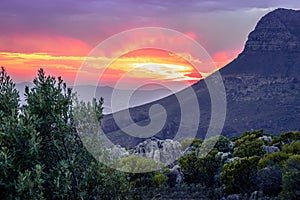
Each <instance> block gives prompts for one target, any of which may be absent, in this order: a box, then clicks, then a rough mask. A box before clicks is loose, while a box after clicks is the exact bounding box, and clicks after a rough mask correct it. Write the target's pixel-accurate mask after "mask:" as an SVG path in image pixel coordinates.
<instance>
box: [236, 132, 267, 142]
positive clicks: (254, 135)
mask: <svg viewBox="0 0 300 200" xmlns="http://www.w3.org/2000/svg"><path fill="white" fill-rule="evenodd" d="M263 135H264V132H263V130H258V131H252V132H249V131H246V132H245V133H243V135H242V136H241V137H240V138H238V139H237V140H236V141H235V145H236V146H240V145H241V144H243V143H245V142H247V141H253V140H256V139H258V138H259V137H262V136H263Z"/></svg>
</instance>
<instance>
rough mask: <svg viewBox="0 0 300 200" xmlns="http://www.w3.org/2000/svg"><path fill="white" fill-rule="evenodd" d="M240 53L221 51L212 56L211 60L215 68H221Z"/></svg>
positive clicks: (236, 51) (237, 51) (238, 51)
mask: <svg viewBox="0 0 300 200" xmlns="http://www.w3.org/2000/svg"><path fill="white" fill-rule="evenodd" d="M240 52H241V50H231V51H221V52H217V53H216V54H215V55H214V56H213V60H214V62H215V65H216V66H217V68H222V67H224V66H225V65H227V64H228V63H230V62H231V61H232V60H233V59H235V58H236V57H237V55H238V54H239V53H240Z"/></svg>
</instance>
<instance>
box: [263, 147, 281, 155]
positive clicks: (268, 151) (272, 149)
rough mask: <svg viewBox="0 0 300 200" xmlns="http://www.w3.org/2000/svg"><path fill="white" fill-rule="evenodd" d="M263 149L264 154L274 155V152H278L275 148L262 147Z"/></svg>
mask: <svg viewBox="0 0 300 200" xmlns="http://www.w3.org/2000/svg"><path fill="white" fill-rule="evenodd" d="M263 149H264V150H265V151H266V154H270V153H274V152H279V151H280V149H279V148H278V147H276V146H274V145H273V146H265V145H264V146H263Z"/></svg>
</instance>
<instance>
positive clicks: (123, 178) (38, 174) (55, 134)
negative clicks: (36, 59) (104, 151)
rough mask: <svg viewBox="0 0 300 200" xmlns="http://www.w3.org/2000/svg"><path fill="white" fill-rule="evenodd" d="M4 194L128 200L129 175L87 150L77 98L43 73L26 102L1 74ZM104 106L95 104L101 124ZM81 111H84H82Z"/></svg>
mask: <svg viewBox="0 0 300 200" xmlns="http://www.w3.org/2000/svg"><path fill="white" fill-rule="evenodd" d="M0 80H1V81H0V86H1V88H0V91H1V96H0V116H1V122H0V143H1V149H0V196H1V198H4V199H6V198H7V199H90V198H98V197H99V198H101V199H110V198H124V197H125V196H128V194H129V193H128V190H129V185H128V184H127V183H128V176H127V175H125V174H124V173H120V172H116V171H114V170H111V169H109V168H107V167H105V166H103V165H101V164H100V163H97V162H96V161H95V159H94V158H93V157H92V156H91V155H90V154H89V152H88V151H87V150H86V149H85V148H84V146H83V144H82V142H81V140H80V138H79V135H78V133H77V130H76V128H75V125H74V118H73V108H72V99H73V96H74V94H73V93H72V91H71V89H69V88H67V87H66V84H65V83H64V82H63V80H62V79H61V78H60V77H59V78H58V79H56V78H54V77H51V76H46V75H45V73H44V71H43V70H39V72H38V76H37V78H35V79H34V81H33V83H34V86H33V87H32V88H31V89H29V88H28V87H26V89H25V95H26V101H27V104H26V105H25V106H24V107H23V108H22V109H21V108H19V107H18V102H19V96H18V92H17V91H16V89H15V87H14V83H13V82H12V80H11V79H10V77H9V76H8V75H7V73H6V71H5V70H4V68H2V72H1V74H0ZM101 105H102V104H101V102H100V104H93V106H94V109H95V111H96V113H97V111H99V112H98V113H97V116H99V117H98V120H100V119H101V116H102V115H101V114H102V110H101V109H99V106H100V107H101ZM82 109H85V108H84V107H83V108H82Z"/></svg>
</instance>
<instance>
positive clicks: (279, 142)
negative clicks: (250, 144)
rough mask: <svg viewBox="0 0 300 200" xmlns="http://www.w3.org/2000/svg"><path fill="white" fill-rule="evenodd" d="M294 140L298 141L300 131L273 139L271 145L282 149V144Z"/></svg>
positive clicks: (283, 134)
mask: <svg viewBox="0 0 300 200" xmlns="http://www.w3.org/2000/svg"><path fill="white" fill-rule="evenodd" d="M296 140H300V131H295V132H287V133H282V134H281V135H280V136H279V137H276V138H274V140H273V141H272V143H271V144H272V145H273V144H274V145H276V146H278V147H282V146H283V145H284V144H289V143H291V142H293V141H296Z"/></svg>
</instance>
